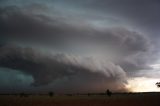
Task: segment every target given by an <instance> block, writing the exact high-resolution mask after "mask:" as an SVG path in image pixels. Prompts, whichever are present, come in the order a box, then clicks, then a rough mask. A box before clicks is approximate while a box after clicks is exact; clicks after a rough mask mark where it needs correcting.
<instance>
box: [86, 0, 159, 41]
mask: <svg viewBox="0 0 160 106" xmlns="http://www.w3.org/2000/svg"><path fill="white" fill-rule="evenodd" d="M86 7H88V8H91V9H92V10H98V11H99V12H102V13H104V14H105V13H106V14H112V15H115V16H116V17H119V18H121V19H122V20H126V22H127V21H128V22H129V23H130V24H131V25H133V26H135V27H139V28H140V29H142V30H145V32H147V33H150V34H152V35H151V37H152V36H156V37H158V36H159V35H158V34H157V33H156V32H157V31H158V28H159V27H160V15H159V10H160V1H159V0H93V1H91V2H90V3H89V4H86ZM152 38H154V37H152Z"/></svg>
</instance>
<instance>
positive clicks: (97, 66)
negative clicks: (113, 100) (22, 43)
mask: <svg viewBox="0 0 160 106" xmlns="http://www.w3.org/2000/svg"><path fill="white" fill-rule="evenodd" d="M0 50H1V51H2V52H1V53H0V66H1V67H4V68H10V69H14V70H19V71H21V72H23V73H24V74H29V75H32V77H33V78H34V83H33V84H32V85H34V86H40V85H46V84H48V83H51V82H53V81H54V80H56V79H63V78H72V80H73V81H72V83H73V85H72V86H74V83H75V84H77V83H80V82H76V81H77V80H75V79H81V78H82V80H84V82H83V84H84V85H88V86H95V87H96V86H101V84H103V85H102V86H104V85H105V84H106V87H109V86H107V83H108V84H110V82H112V84H113V85H114V86H117V87H115V88H113V89H114V90H125V86H124V85H125V84H127V80H126V73H125V72H124V70H123V69H122V68H121V67H120V66H118V65H115V64H114V63H111V62H108V61H107V60H105V61H102V60H97V59H94V58H91V57H86V58H84V57H83V58H82V57H75V56H70V55H64V54H55V55H53V56H52V55H44V54H41V53H40V52H37V51H34V50H33V49H31V48H20V47H7V46H4V47H1V49H0ZM74 80H75V82H74ZM96 80H97V81H96ZM78 81H79V80H78ZM101 81H104V82H103V83H101ZM93 82H95V83H93ZM97 82H98V83H97ZM99 82H100V83H99ZM102 89H103V88H102Z"/></svg>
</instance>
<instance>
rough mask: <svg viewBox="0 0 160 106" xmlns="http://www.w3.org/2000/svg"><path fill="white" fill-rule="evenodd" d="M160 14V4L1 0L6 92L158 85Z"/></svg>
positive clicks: (1, 74)
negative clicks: (147, 83)
mask: <svg viewBox="0 0 160 106" xmlns="http://www.w3.org/2000/svg"><path fill="white" fill-rule="evenodd" d="M159 10H160V1H159V0H0V92H21V91H27V92H35V91H37V92H46V91H51V90H52V91H55V92H60V93H68V92H71V93H78V92H103V91H105V90H106V89H111V90H113V91H131V89H132V90H133V85H135V86H136V84H140V83H143V81H146V80H148V81H152V82H151V83H153V85H152V86H154V87H155V84H154V83H156V81H157V80H160V79H159V76H160V58H159V56H160V55H159V52H160V50H159V46H160V43H159V39H160V35H159V34H160V30H159V28H160V14H159ZM154 81H155V82H154ZM146 87H147V86H146ZM154 87H153V88H152V89H147V88H146V89H147V90H148V91H155V88H154ZM147 90H146V91H147ZM133 91H134V90H133ZM137 91H140V90H137Z"/></svg>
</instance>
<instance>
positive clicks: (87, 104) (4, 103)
mask: <svg viewBox="0 0 160 106" xmlns="http://www.w3.org/2000/svg"><path fill="white" fill-rule="evenodd" d="M0 106H160V93H137V94H134V93H132V94H131V93H130V94H113V95H112V96H111V97H108V96H107V95H89V96H88V95H72V96H71V95H62V96H56V95H55V96H53V97H50V96H48V95H30V96H27V97H24V96H23V97H21V96H20V95H1V96H0Z"/></svg>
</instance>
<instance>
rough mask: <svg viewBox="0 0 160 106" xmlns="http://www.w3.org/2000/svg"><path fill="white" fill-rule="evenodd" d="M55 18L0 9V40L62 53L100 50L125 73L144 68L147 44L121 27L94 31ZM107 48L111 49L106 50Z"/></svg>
mask: <svg viewBox="0 0 160 106" xmlns="http://www.w3.org/2000/svg"><path fill="white" fill-rule="evenodd" d="M37 5H38V4H37ZM31 7H32V6H31ZM40 7H41V6H40ZM57 17H61V16H55V17H51V16H50V17H49V16H47V15H45V14H40V13H35V12H30V11H25V9H21V8H18V7H16V6H10V7H5V8H2V9H0V23H1V24H0V36H1V38H2V40H3V41H4V42H5V40H6V42H7V41H9V42H12V41H14V40H15V41H17V42H21V41H25V42H26V43H27V42H31V43H33V45H34V43H39V45H46V44H48V43H49V44H48V46H52V47H54V48H58V47H59V46H63V48H65V49H74V48H77V47H76V45H81V46H80V47H79V49H80V50H83V48H85V47H87V46H88V45H89V46H88V48H87V51H90V48H93V47H94V49H95V50H97V48H99V47H101V48H102V49H103V50H107V51H110V53H111V54H114V59H113V60H112V61H114V62H115V63H117V64H119V65H122V68H124V69H125V71H126V72H127V71H130V70H132V71H134V70H137V69H143V68H145V67H147V66H146V62H147V61H148V60H149V59H147V58H145V59H143V58H144V57H146V56H148V54H147V53H148V52H150V48H151V44H150V42H149V39H147V38H146V37H145V36H143V35H141V34H140V33H138V32H135V31H131V30H130V29H129V30H128V29H126V28H121V27H117V28H104V29H95V28H93V27H92V26H90V25H86V24H85V23H84V25H81V24H80V23H81V22H78V21H77V23H75V24H71V23H68V21H69V22H70V20H68V19H67V17H66V18H65V17H63V18H59V19H57ZM79 24H80V25H79ZM84 45H85V47H83V46H84ZM70 46H71V47H70ZM74 46H75V47H74ZM72 47H73V48H72ZM107 47H109V48H111V49H110V50H108V48H107ZM100 51H101V50H100ZM137 54H138V55H137ZM134 55H136V56H137V57H138V58H140V59H142V60H141V61H142V62H139V64H138V65H137V62H138V61H139V59H137V58H136V59H135V57H134ZM106 57H107V56H106ZM108 57H110V55H108ZM132 57H133V58H132ZM112 58H113V57H112ZM128 58H129V59H128ZM126 59H127V60H126Z"/></svg>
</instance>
